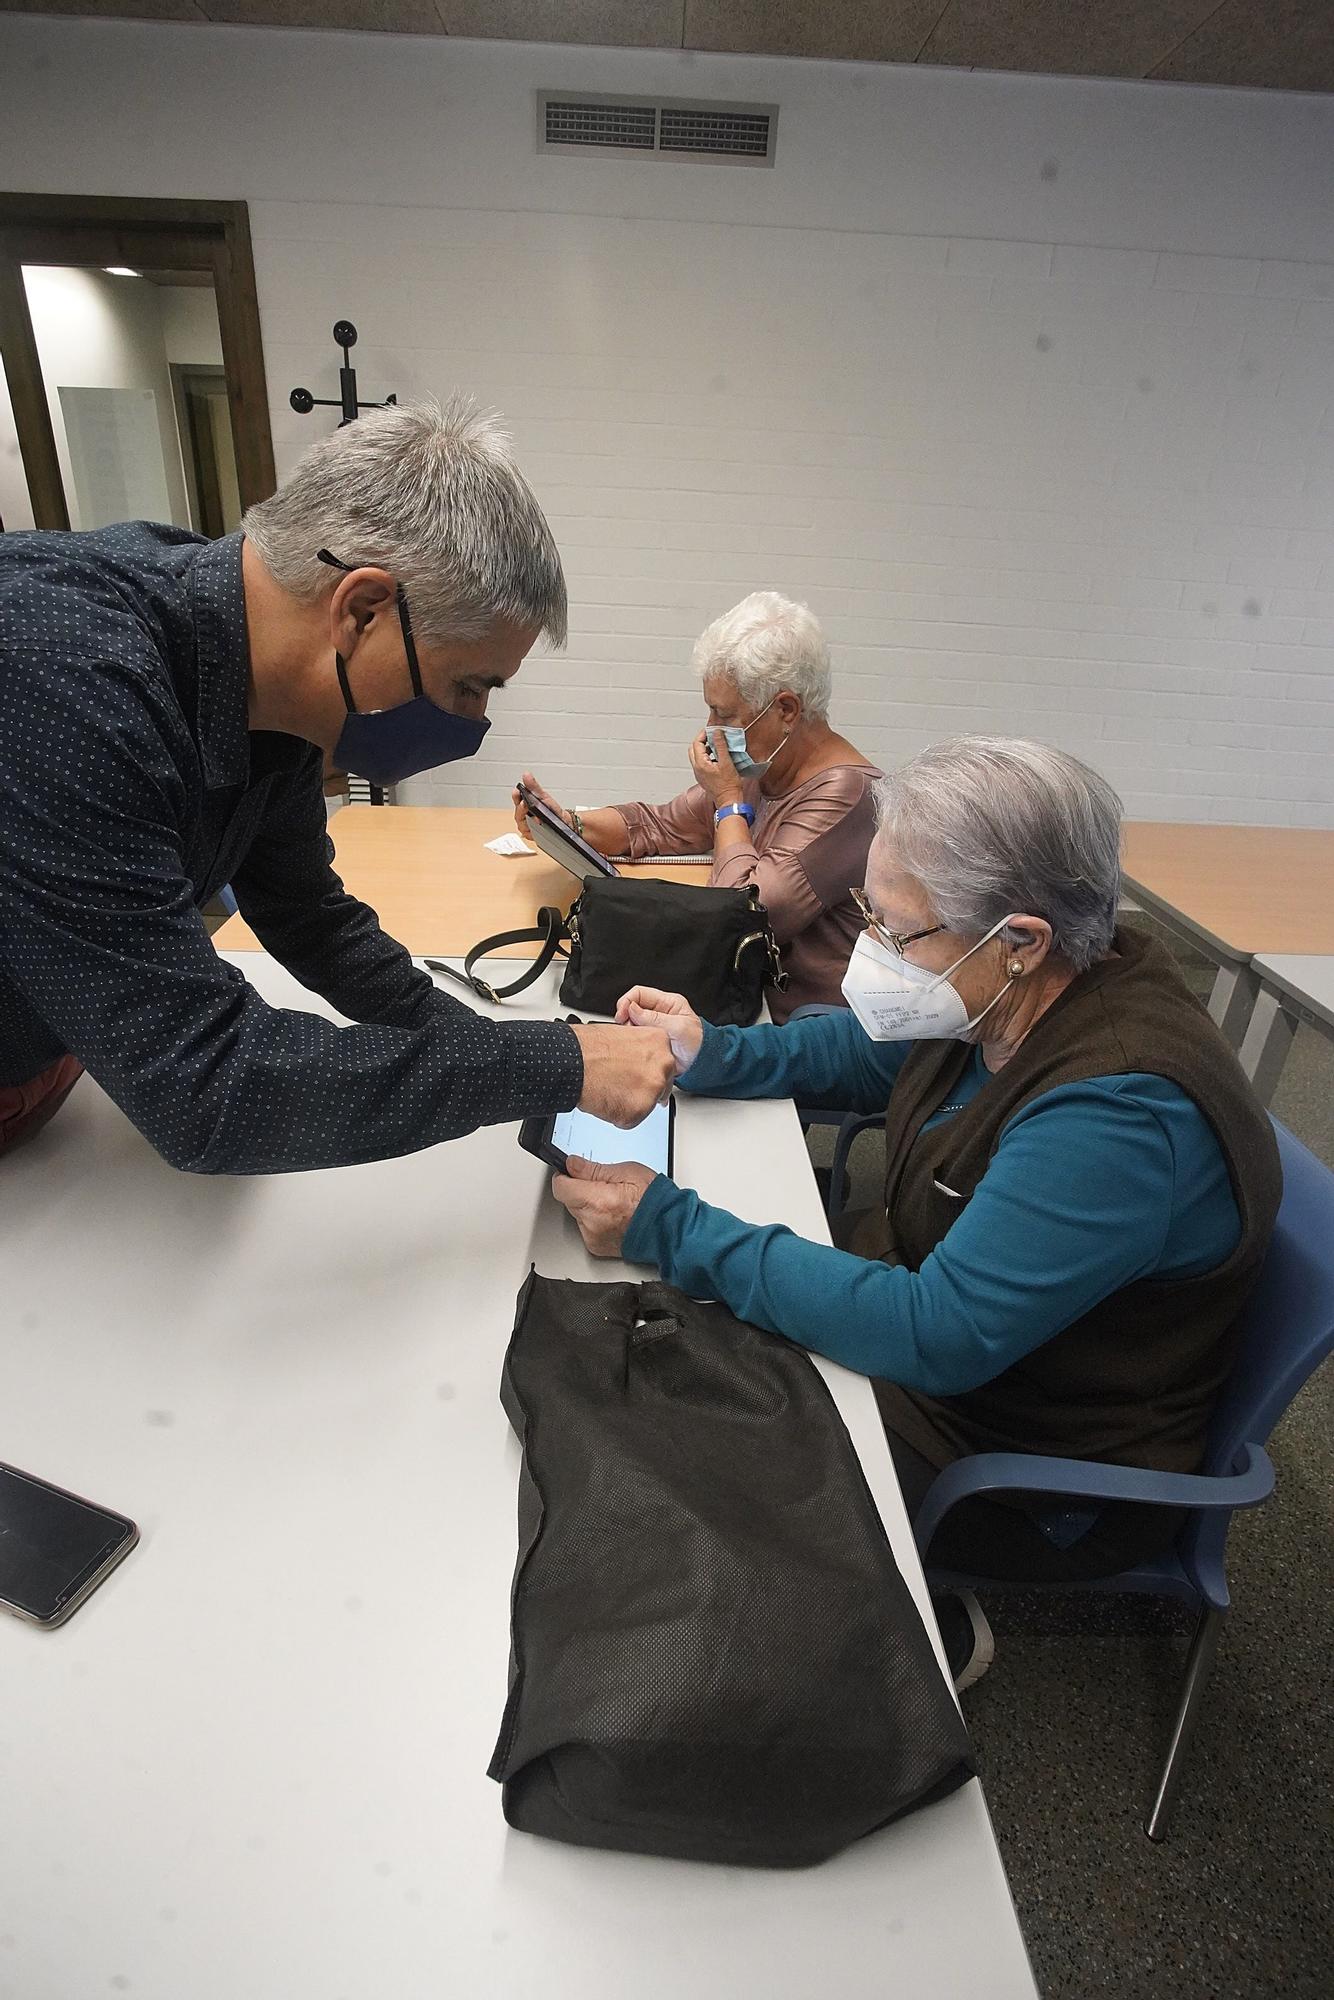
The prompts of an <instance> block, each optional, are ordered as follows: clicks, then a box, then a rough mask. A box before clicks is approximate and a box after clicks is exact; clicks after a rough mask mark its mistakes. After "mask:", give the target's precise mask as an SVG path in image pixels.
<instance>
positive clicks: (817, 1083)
mask: <svg viewBox="0 0 1334 2000" xmlns="http://www.w3.org/2000/svg"><path fill="white" fill-rule="evenodd" d="M911 1046H912V1045H911V1044H910V1043H906V1042H873V1041H872V1040H871V1039H870V1037H869V1036H867V1035H866V1034H865V1033H864V1032H863V1030H862V1028H861V1027H860V1025H859V1024H858V1022H857V1019H856V1017H855V1015H853V1014H851V1013H847V1012H843V1011H841V1010H840V1011H839V1012H838V1013H834V1014H826V1015H820V1016H817V1017H814V1018H812V1019H808V1020H803V1021H798V1022H794V1023H791V1024H789V1025H788V1026H786V1027H783V1028H769V1027H762V1028H707V1029H706V1030H705V1035H704V1042H703V1046H702V1047H701V1049H700V1052H699V1055H698V1057H697V1058H696V1060H695V1062H694V1063H693V1064H692V1066H691V1068H690V1069H689V1070H688V1071H687V1073H686V1074H685V1076H683V1077H682V1078H681V1080H680V1085H679V1087H680V1089H681V1090H683V1091H686V1092H694V1093H697V1094H698V1095H701V1096H711V1097H735V1098H758V1097H796V1098H798V1099H801V1100H803V1101H805V1102H806V1103H810V1104H821V1105H827V1106H829V1107H831V1108H833V1109H838V1110H843V1111H849V1112H877V1111H883V1109H884V1107H885V1106H886V1104H887V1103H888V1102H889V1097H890V1093H891V1091H892V1090H893V1087H894V1082H895V1079H896V1077H897V1076H898V1073H899V1070H900V1069H901V1067H902V1065H903V1062H904V1059H905V1057H906V1056H907V1054H908V1052H909V1049H910V1048H911ZM988 1076H989V1072H988V1071H987V1069H986V1068H985V1066H984V1065H983V1062H982V1056H981V1050H980V1049H978V1050H976V1051H975V1052H974V1055H973V1059H972V1061H971V1063H970V1064H969V1067H968V1068H967V1070H966V1071H965V1072H964V1075H963V1077H962V1079H961V1080H960V1082H959V1084H958V1085H957V1086H956V1088H955V1090H954V1092H953V1094H952V1096H951V1098H950V1100H949V1102H948V1103H947V1104H946V1105H944V1106H942V1108H941V1110H940V1111H939V1112H937V1113H936V1115H935V1118H933V1119H932V1121H931V1122H932V1123H933V1124H934V1123H936V1122H938V1121H939V1120H940V1119H942V1118H947V1117H950V1116H952V1115H953V1113H954V1112H956V1111H958V1110H959V1109H961V1107H962V1106H963V1105H964V1104H965V1103H966V1102H968V1101H969V1100H970V1099H971V1098H972V1097H973V1096H975V1095H976V1094H977V1092H978V1091H980V1090H984V1089H985V1088H986V1085H987V1081H988ZM1240 1233H1241V1220H1240V1217H1239V1215H1238V1212H1237V1206H1236V1202H1235V1200H1234V1198H1233V1195H1232V1190H1231V1185H1230V1182H1229V1179H1228V1173H1227V1166H1226V1163H1225V1161H1224V1158H1223V1154H1222V1151H1221V1149H1220V1147H1219V1144H1218V1141H1217V1139H1216V1137H1215V1136H1214V1133H1213V1130H1212V1128H1211V1127H1210V1125H1209V1124H1208V1122H1207V1120H1206V1119H1205V1117H1204V1115H1203V1113H1202V1112H1201V1111H1200V1109H1199V1107H1198V1106H1197V1105H1196V1104H1195V1102H1194V1101H1193V1099H1191V1098H1190V1097H1188V1096H1187V1095H1186V1093H1185V1092H1184V1091H1183V1090H1181V1089H1180V1087H1179V1086H1178V1085H1176V1084H1174V1083H1172V1082H1170V1081H1169V1080H1168V1079H1167V1078H1166V1077H1161V1076H1151V1075H1143V1074H1126V1075H1118V1076H1106V1077H1097V1078H1094V1079H1092V1080H1090V1081H1088V1082H1085V1083H1078V1084H1064V1085H1062V1086H1060V1087H1059V1088H1058V1089H1055V1090H1051V1091H1048V1092H1046V1093H1045V1094H1044V1095H1043V1096H1041V1097H1039V1098H1037V1099H1035V1100H1034V1101H1033V1102H1032V1103H1031V1104H1029V1105H1027V1106H1026V1107H1025V1108H1024V1109H1023V1110H1021V1111H1019V1112H1017V1113H1016V1114H1015V1116H1014V1117H1013V1118H1011V1119H1010V1120H1009V1122H1008V1123H1007V1124H1006V1125H1005V1127H1004V1128H1003V1130H1002V1133H1001V1137H1000V1141H999V1144H998V1145H997V1148H996V1152H995V1155H994V1157H993V1159H992V1162H991V1165H990V1166H989V1167H988V1169H987V1171H986V1173H985V1174H984V1176H983V1178H982V1180H981V1182H980V1183H979V1184H978V1187H977V1189H976V1191H975V1192H974V1194H973V1197H972V1199H971V1201H969V1202H967V1203H966V1204H965V1205H964V1207H963V1209H962V1211H961V1213H960V1215H959V1219H958V1221H957V1222H956V1223H955V1224H954V1226H953V1227H952V1228H951V1229H950V1230H949V1231H948V1232H947V1233H946V1235H945V1236H944V1237H943V1238H942V1240H941V1241H940V1243H938V1244H937V1246H936V1248H935V1249H934V1250H933V1251H932V1252H931V1254H930V1256H928V1257H927V1258H926V1259H925V1261H924V1262H923V1264H922V1267H921V1269H920V1270H918V1271H908V1270H904V1269H902V1268H893V1267H891V1266H889V1265H887V1264H882V1263H879V1262H875V1261H871V1260H869V1259H867V1258H864V1257H856V1256H852V1255H850V1254H849V1253H848V1252H846V1251H842V1250H832V1249H829V1248H828V1247H826V1246H825V1245H823V1244H819V1243H811V1242H809V1241H808V1240H807V1239H805V1238H804V1237H800V1236H797V1235H796V1234H794V1232H793V1231H792V1230H790V1229H787V1228H784V1227H783V1226H781V1225H779V1224H769V1225H765V1226H761V1227H756V1226H755V1225H754V1224H752V1223H747V1222H742V1221H741V1220H740V1219H739V1218H738V1217H737V1216H735V1215H731V1214H729V1213H728V1211H727V1210H726V1209H722V1208H714V1207H711V1206H710V1205H709V1204H708V1203H707V1202H702V1201H701V1200H700V1199H699V1197H698V1195H696V1194H695V1193H693V1192H692V1191H691V1190H690V1189H688V1188H679V1187H677V1186H676V1185H675V1184H674V1183H673V1182H672V1181H670V1180H667V1179H666V1178H665V1177H664V1176H662V1175H659V1176H658V1177H657V1179H656V1180H655V1181H654V1182H653V1184H652V1185H651V1186H650V1187H649V1188H648V1189H647V1190H646V1192H645V1194H644V1196H643V1199H642V1200H641V1202H640V1204H639V1207H638V1210H637V1211H636V1213H635V1215H634V1217H633V1219H632V1221H631V1224H630V1227H629V1230H628V1231H627V1233H626V1237H625V1244H624V1254H625V1256H626V1257H627V1258H628V1259H629V1260H630V1261H631V1262H633V1263H643V1264H653V1265H656V1266H657V1268H658V1269H659V1270H660V1271H661V1273H662V1275H663V1277H664V1278H666V1279H667V1280H668V1281H669V1282H670V1283H671V1284H674V1285H677V1286H679V1287H680V1288H681V1290H682V1291H685V1292H687V1293H689V1294H691V1296H693V1297H695V1298H716V1299H721V1300H722V1301H723V1302H724V1303H725V1304H726V1305H727V1306H729V1307H730V1308H731V1310H732V1311H733V1312H734V1313H736V1314H737V1316H738V1317H739V1318H741V1319H745V1320H749V1321H751V1322H752V1323H753V1324H754V1325H756V1326H763V1327H767V1328H769V1330H770V1331H771V1332H773V1333H781V1334H785V1335H786V1336H787V1337H788V1338H789V1339H791V1340H795V1341H798V1342H800V1344H801V1345H802V1346H803V1347H809V1348H813V1349H814V1350H815V1352H816V1353H819V1354H825V1355H828V1357H829V1358H830V1359H831V1360H833V1361H838V1362H841V1363H842V1364H843V1365H844V1367H847V1368H852V1369H855V1370H856V1371H857V1372H858V1373H859V1374H863V1375H876V1376H881V1377H884V1378H886V1379H888V1380H890V1381H893V1382H898V1383H901V1384H902V1385H903V1386H904V1387H905V1388H908V1389H917V1390H920V1391H921V1392H923V1393H924V1394H927V1395H936V1396H949V1395H959V1394H962V1393H963V1392H964V1391H966V1390H969V1389H974V1388H977V1387H978V1386H979V1385H980V1384H981V1383H983V1382H989V1381H991V1380H992V1379H993V1377H995V1376H997V1375H999V1374H1001V1373H1002V1372H1003V1370H1005V1369H1006V1368H1008V1367H1010V1366H1011V1364H1012V1363H1014V1362H1015V1361H1018V1360H1020V1359H1021V1358H1022V1357H1023V1356H1024V1355H1025V1354H1028V1353H1031V1352H1032V1350H1033V1349H1034V1348H1036V1347H1039V1346H1041V1345H1042V1343H1043V1342H1044V1341H1046V1340H1049V1339H1050V1338H1051V1337H1052V1335H1053V1334H1056V1333H1059V1332H1060V1331H1061V1329H1062V1328H1063V1327H1066V1326H1069V1325H1070V1324H1071V1323H1072V1322H1073V1321H1074V1320H1076V1319H1078V1318H1080V1317H1081V1315H1082V1314H1084V1313H1085V1312H1087V1311H1089V1310H1090V1308H1091V1307H1093V1306H1094V1305H1096V1304H1097V1303H1098V1302H1099V1301H1100V1300H1101V1299H1104V1298H1106V1297H1108V1295H1109V1294H1110V1293H1112V1292H1115V1291H1119V1290H1120V1289H1121V1287H1122V1286H1124V1285H1129V1284H1131V1283H1133V1282H1134V1281H1135V1280H1136V1279H1138V1278H1146V1277H1151V1276H1152V1277H1159V1278H1184V1277H1190V1276H1193V1275H1196V1274H1198V1273H1199V1272H1202V1271H1207V1270H1210V1269H1212V1268H1213V1267H1214V1266H1215V1265H1216V1264H1219V1263H1221V1262H1222V1261H1223V1259H1224V1258H1225V1257H1227V1256H1228V1255H1230V1253H1231V1252H1232V1250H1233V1249H1234V1248H1235V1247H1236V1244H1237V1241H1238V1239H1239V1236H1240Z"/></svg>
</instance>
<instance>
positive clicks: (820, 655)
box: [694, 590, 830, 722]
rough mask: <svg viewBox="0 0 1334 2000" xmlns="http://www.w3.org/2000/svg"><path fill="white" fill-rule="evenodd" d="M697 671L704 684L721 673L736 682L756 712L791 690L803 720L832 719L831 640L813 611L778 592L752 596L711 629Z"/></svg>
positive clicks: (700, 645) (699, 642)
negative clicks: (826, 637)
mask: <svg viewBox="0 0 1334 2000" xmlns="http://www.w3.org/2000/svg"><path fill="white" fill-rule="evenodd" d="M694 667H695V671H696V673H697V674H699V675H700V677H701V679H703V680H707V679H708V678H709V677H710V675H713V674H718V675H720V676H721V677H722V678H723V679H724V680H729V681H731V683H732V685H733V686H734V687H735V688H736V691H737V693H738V694H739V695H740V696H741V698H742V700H743V701H744V702H746V703H747V704H748V706H750V707H752V708H755V709H761V708H767V707H768V705H769V703H770V702H771V701H772V700H773V699H774V696H775V695H778V694H781V693H782V692H783V690H784V689H787V691H788V692H789V693H790V694H795V695H797V696H798V697H799V699H800V701H801V710H802V714H803V715H807V716H811V717H813V718H814V719H815V720H816V721H819V722H823V721H824V719H825V718H826V716H827V715H828V714H829V682H830V671H829V645H828V641H827V640H826V639H825V636H824V633H823V632H822V631H821V630H820V626H819V622H818V620H817V619H816V617H815V615H814V613H813V612H811V611H809V610H808V609H807V608H806V606H805V605H804V604H794V603H793V601H792V599H791V598H790V597H780V596H779V594H778V592H777V591H776V590H756V591H752V592H751V594H750V596H749V597H743V598H742V600H741V602H740V604H734V605H733V606H732V609H731V610H730V611H724V613H723V615H722V617H721V618H715V619H714V621H713V623H712V625H708V626H706V627H705V629H704V631H702V632H701V633H700V635H699V637H698V639H696V641H695V651H694Z"/></svg>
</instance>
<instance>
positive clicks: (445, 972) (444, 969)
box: [422, 903, 566, 1004]
mask: <svg viewBox="0 0 1334 2000" xmlns="http://www.w3.org/2000/svg"><path fill="white" fill-rule="evenodd" d="M565 936H566V932H565V919H564V917H563V916H562V915H561V913H560V911H559V910H558V909H557V908H556V906H555V904H554V903H544V904H543V906H542V908H541V909H540V910H539V911H538V913H537V929H536V930H524V931H497V932H496V934H495V936H494V937H487V938H482V939H481V940H480V942H479V943H477V944H475V945H474V946H473V948H472V950H471V951H470V952H469V953H468V955H467V957H466V958H465V959H464V961H463V970H462V972H456V971H455V969H454V967H453V966H452V965H446V964H445V963H444V961H443V959H439V958H427V959H423V961H422V963H423V964H424V965H428V966H429V967H430V969H431V971H432V972H438V973H440V974H441V975H442V976H443V977H444V978H446V979H452V980H453V981H454V983H455V985H457V986H461V987H462V988H463V990H464V992H465V993H475V994H477V995H478V996H479V997H480V998H481V999H483V1000H490V1001H492V1002H493V1003H495V1004H498V1003H499V1002H500V1001H502V1000H508V999H509V997H510V995H511V994H512V993H522V992H523V989H524V987H525V986H531V985H532V984H533V981H534V980H536V979H540V978H541V977H542V974H543V973H544V972H545V971H546V969H547V967H548V966H549V965H550V963H551V961H552V959H553V958H554V957H555V956H556V954H557V952H558V951H559V950H560V948H561V946H562V945H563V944H564V942H565ZM507 944H536V945H540V946H541V950H540V951H539V952H538V955H537V957H536V958H535V959H534V960H533V963H532V964H531V965H530V966H529V967H528V968H527V970H526V971H525V972H523V973H521V974H520V976H519V977H518V978H517V979H512V980H511V981H510V983H509V985H508V986H492V985H491V983H490V981H489V980H486V979H483V978H482V977H481V975H480V974H479V973H476V972H474V971H473V967H474V966H475V965H476V964H477V961H478V960H479V959H482V958H489V957H490V956H491V953H492V952H493V951H499V950H501V949H502V947H503V946H505V945H507Z"/></svg>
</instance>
